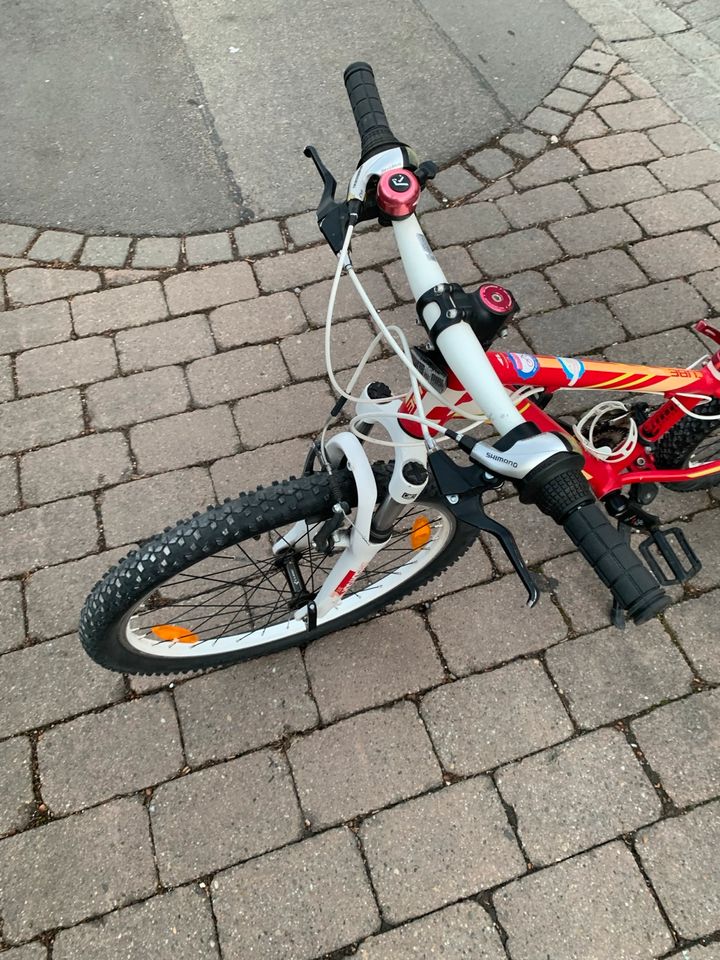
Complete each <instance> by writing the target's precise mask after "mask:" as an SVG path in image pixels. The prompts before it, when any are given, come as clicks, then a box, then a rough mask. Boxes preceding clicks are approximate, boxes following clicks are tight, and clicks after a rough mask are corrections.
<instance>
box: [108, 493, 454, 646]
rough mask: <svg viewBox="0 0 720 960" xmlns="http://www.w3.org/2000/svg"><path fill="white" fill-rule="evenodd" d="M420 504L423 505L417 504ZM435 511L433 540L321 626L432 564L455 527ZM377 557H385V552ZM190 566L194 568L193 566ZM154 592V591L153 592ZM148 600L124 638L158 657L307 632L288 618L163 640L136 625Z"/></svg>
mask: <svg viewBox="0 0 720 960" xmlns="http://www.w3.org/2000/svg"><path fill="white" fill-rule="evenodd" d="M418 506H420V505H419V504H418ZM428 512H430V511H428ZM432 513H433V514H434V515H435V516H434V518H433V521H432V522H431V526H432V528H433V536H432V539H431V540H430V541H429V542H428V543H427V544H426V545H425V546H424V547H421V548H419V549H418V550H416V551H414V552H413V553H412V554H411V555H410V557H409V558H408V560H406V561H405V563H403V564H401V565H400V566H399V567H397V568H396V569H394V570H392V571H391V572H390V573H388V574H387V575H386V576H384V577H381V578H380V579H379V580H376V581H374V582H373V583H371V584H369V585H368V586H367V587H364V588H363V589H361V590H358V591H357V592H356V593H351V594H348V595H346V596H345V597H343V598H342V600H341V601H340V602H339V603H338V605H337V606H336V607H335V608H334V609H333V610H331V611H330V613H328V614H327V615H326V616H324V617H322V618H319V619H318V624H317V625H318V627H322V626H326V625H327V624H330V623H333V622H335V621H337V620H340V619H341V618H343V617H346V616H347V615H348V614H352V613H354V612H356V611H358V610H359V609H360V608H362V607H364V606H366V605H367V604H369V603H370V602H372V601H373V600H375V599H377V597H379V596H382V595H383V594H385V593H388V592H389V591H391V590H394V589H395V588H396V587H398V586H400V585H401V584H403V583H405V582H407V581H408V580H409V579H410V578H411V577H413V576H414V575H415V574H416V573H418V572H419V571H420V570H422V569H423V568H424V567H426V566H428V565H429V564H430V563H432V561H433V560H434V559H435V558H436V557H437V556H438V555H439V554H440V553H441V552H442V551H443V550H444V549H445V547H446V546H447V544H448V542H449V540H450V538H451V537H452V534H453V532H454V527H455V524H454V520H453V518H452V515H451V514H446V513H445V512H444V511H442V509H441V508H440V507H439V506H437V505H435V504H433V506H432ZM408 535H409V531H408ZM377 556H378V557H380V558H382V551H381V552H380V553H379V554H378V555H377ZM189 569H192V567H191V568H189ZM368 573H372V570H371V569H369V570H368ZM155 589H156V588H153V591H154V590H155ZM153 591H151V593H152V592H153ZM145 599H146V598H145V597H143V598H142V599H141V600H139V601H138V602H137V603H136V604H134V605H133V607H132V608H131V609H130V611H128V613H127V614H126V616H125V618H124V619H123V622H122V631H123V640H124V643H125V645H126V646H128V647H129V648H130V649H132V650H135V651H137V652H138V653H142V654H145V655H146V656H151V657H156V658H158V659H182V660H192V659H196V658H199V657H206V656H208V655H218V656H220V655H222V654H225V653H232V652H236V651H238V650H249V649H252V648H253V647H261V646H264V645H265V644H268V643H275V642H277V641H282V640H289V639H292V638H293V637H298V636H299V635H301V634H303V633H305V632H306V625H305V623H304V621H302V620H296V619H294V618H290V617H289V618H288V619H286V620H284V621H282V622H281V623H276V624H272V625H271V626H268V627H264V628H262V629H260V630H257V629H254V630H250V631H246V632H244V633H234V634H230V635H227V636H221V637H215V638H212V639H206V640H202V641H200V642H198V643H180V642H172V641H162V640H158V639H155V638H152V637H149V636H148V634H147V627H145V628H144V629H143V631H142V632H141V631H140V630H139V629H137V627H136V626H134V625H133V619H135V621H136V622H137V620H138V618H139V616H140V615H141V614H138V613H135V611H136V610H137V609H138V607H139V606H140V605H141V604H143V603H144V601H145Z"/></svg>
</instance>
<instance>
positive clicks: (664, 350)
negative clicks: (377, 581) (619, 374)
mask: <svg viewBox="0 0 720 960" xmlns="http://www.w3.org/2000/svg"><path fill="white" fill-rule="evenodd" d="M702 352H703V347H702V345H701V344H700V341H699V340H698V338H697V337H696V336H695V335H694V334H693V333H691V332H690V331H689V330H684V329H674V330H663V331H662V332H661V333H654V334H652V335H651V336H649V337H642V339H639V340H628V342H627V343H618V344H614V345H613V346H610V347H608V348H607V350H606V351H605V355H606V357H607V359H608V360H613V361H617V362H619V363H637V362H638V360H641V361H642V362H643V363H646V364H649V365H651V366H652V365H655V366H658V367H662V366H665V365H667V364H668V363H669V362H670V361H671V360H672V362H673V363H675V364H678V365H679V366H681V367H687V366H689V365H690V364H691V363H694V362H695V361H696V360H697V359H698V357H700V356H701V355H702Z"/></svg>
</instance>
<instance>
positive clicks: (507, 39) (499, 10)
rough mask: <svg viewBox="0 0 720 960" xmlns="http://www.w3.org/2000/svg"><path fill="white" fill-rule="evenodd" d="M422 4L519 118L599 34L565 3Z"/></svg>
mask: <svg viewBox="0 0 720 960" xmlns="http://www.w3.org/2000/svg"><path fill="white" fill-rule="evenodd" d="M418 2H419V3H420V5H421V6H422V7H423V8H424V9H425V10H426V11H427V13H428V14H429V15H430V16H431V17H432V18H433V20H434V21H435V22H436V23H437V25H438V26H439V28H440V29H441V30H442V31H443V32H444V33H445V35H446V36H447V37H448V38H449V39H450V40H451V41H452V43H453V44H454V46H455V47H456V50H457V52H459V53H460V54H462V55H463V57H465V58H466V59H467V62H468V63H469V64H471V65H472V67H473V69H474V70H475V71H477V74H478V79H479V82H482V83H483V84H486V85H487V86H488V87H489V88H490V89H491V90H493V91H494V92H495V94H496V96H497V97H498V99H499V100H500V102H501V103H503V104H504V105H505V107H506V108H507V110H509V111H510V113H512V114H514V116H515V117H517V118H522V117H524V116H525V115H526V114H527V113H529V112H530V111H531V110H532V109H533V107H536V106H537V105H538V104H539V103H540V101H541V100H542V99H543V97H545V96H546V95H547V94H548V93H550V91H551V90H552V89H553V88H554V87H555V86H556V84H557V82H558V80H559V79H560V77H561V76H562V75H563V73H564V72H565V71H566V70H567V69H568V68H569V67H570V66H571V64H572V63H573V61H574V60H575V59H576V58H577V57H578V55H579V54H580V53H581V52H582V51H583V49H584V48H585V47H586V46H588V44H590V43H592V41H593V38H594V36H595V34H594V32H593V31H592V30H591V29H590V27H588V25H587V23H586V22H585V21H584V20H583V19H581V18H580V16H579V15H578V14H577V13H576V12H575V11H574V10H573V9H571V7H570V6H569V5H568V4H567V3H566V2H565V0H535V2H534V3H532V4H530V5H528V3H527V0H453V2H452V3H448V2H447V0H418ZM480 142H481V140H480V139H478V140H477V143H480Z"/></svg>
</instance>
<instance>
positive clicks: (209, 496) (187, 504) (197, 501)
mask: <svg viewBox="0 0 720 960" xmlns="http://www.w3.org/2000/svg"><path fill="white" fill-rule="evenodd" d="M213 499H214V497H213V490H212V484H211V483H210V478H209V477H208V472H207V470H206V469H205V468H201V467H194V468H192V469H190V470H176V471H173V472H172V473H161V474H159V476H156V477H148V478H147V479H144V480H133V481H132V482H131V483H123V484H121V485H120V486H119V487H113V489H112V490H108V491H107V492H106V493H105V494H104V495H103V497H102V501H101V511H102V520H103V529H104V531H105V539H106V541H107V543H108V544H109V545H110V546H114V545H118V544H124V543H131V542H132V541H134V540H139V539H142V538H144V537H150V536H153V535H154V534H156V533H158V532H159V531H160V530H163V529H164V528H165V526H167V524H169V523H175V522H176V521H177V520H179V519H180V518H181V517H185V516H190V514H192V513H193V512H194V511H195V510H202V509H203V508H204V507H205V505H206V504H208V503H211V502H212V501H213Z"/></svg>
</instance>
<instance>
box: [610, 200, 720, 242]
mask: <svg viewBox="0 0 720 960" xmlns="http://www.w3.org/2000/svg"><path fill="white" fill-rule="evenodd" d="M628 210H629V212H630V213H632V215H633V217H635V219H636V220H637V221H638V222H639V223H640V225H641V226H642V227H643V229H644V230H645V232H646V233H649V234H651V235H658V234H662V233H674V232H676V231H677V230H687V229H689V228H691V227H700V226H703V225H704V224H707V223H715V222H716V221H717V220H718V219H719V218H720V210H718V208H717V207H716V206H715V204H713V203H711V202H710V200H708V198H707V197H706V196H705V194H703V193H700V192H699V191H698V190H682V191H680V192H678V193H667V194H665V195H664V196H661V197H655V198H654V199H650V200H640V201H638V202H637V203H632V204H630V206H629V207H628ZM631 239H635V238H631Z"/></svg>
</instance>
